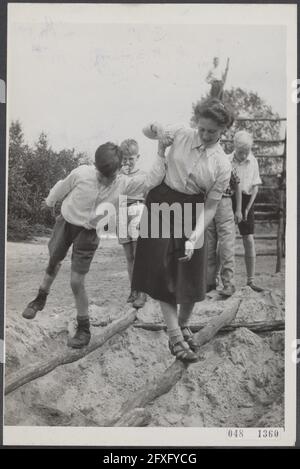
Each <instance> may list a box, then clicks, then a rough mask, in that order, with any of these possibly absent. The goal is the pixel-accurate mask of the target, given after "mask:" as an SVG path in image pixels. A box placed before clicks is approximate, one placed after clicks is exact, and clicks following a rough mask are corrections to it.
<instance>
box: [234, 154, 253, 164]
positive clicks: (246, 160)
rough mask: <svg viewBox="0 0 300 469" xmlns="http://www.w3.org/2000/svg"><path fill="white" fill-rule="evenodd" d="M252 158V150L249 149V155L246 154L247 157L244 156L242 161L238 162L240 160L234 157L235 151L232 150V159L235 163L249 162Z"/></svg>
mask: <svg viewBox="0 0 300 469" xmlns="http://www.w3.org/2000/svg"><path fill="white" fill-rule="evenodd" d="M253 158H254V155H253V153H252V151H250V152H249V155H248V156H247V158H246V159H245V160H244V161H242V162H240V161H238V160H237V159H236V158H235V152H233V157H232V160H233V161H234V162H235V163H237V164H240V165H242V164H246V163H251V161H252V160H253Z"/></svg>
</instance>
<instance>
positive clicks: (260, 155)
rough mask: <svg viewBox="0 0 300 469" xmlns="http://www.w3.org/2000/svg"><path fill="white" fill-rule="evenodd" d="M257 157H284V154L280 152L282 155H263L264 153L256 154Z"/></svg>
mask: <svg viewBox="0 0 300 469" xmlns="http://www.w3.org/2000/svg"><path fill="white" fill-rule="evenodd" d="M255 158H284V155H283V154H280V155H274V154H272V155H262V154H259V155H257V154H255Z"/></svg>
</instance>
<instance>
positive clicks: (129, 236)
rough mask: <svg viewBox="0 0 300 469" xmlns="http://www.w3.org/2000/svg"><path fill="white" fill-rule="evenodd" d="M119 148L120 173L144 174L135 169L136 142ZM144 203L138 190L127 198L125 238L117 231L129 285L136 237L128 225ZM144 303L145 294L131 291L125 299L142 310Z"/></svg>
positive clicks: (134, 218) (131, 140)
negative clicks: (120, 159)
mask: <svg viewBox="0 0 300 469" xmlns="http://www.w3.org/2000/svg"><path fill="white" fill-rule="evenodd" d="M120 148H121V151H122V172H123V173H124V174H126V175H127V176H128V177H129V178H132V177H135V176H136V175H138V174H139V175H141V174H144V171H142V170H141V169H140V168H137V167H136V164H137V161H138V159H139V157H140V155H139V146H138V143H137V141H136V140H134V139H132V138H128V139H126V140H124V141H123V142H122V143H121V145H120ZM144 201H145V193H144V192H143V191H141V190H140V189H137V191H136V193H133V194H132V195H131V196H130V197H127V217H126V218H127V219H126V237H123V238H122V237H121V236H120V233H119V230H118V239H119V243H120V244H121V245H122V246H123V249H124V253H125V256H126V261H127V270H128V276H129V281H130V285H131V281H132V271H133V263H134V256H135V250H136V243H137V237H138V233H136V230H130V224H131V223H132V222H133V220H134V221H135V224H136V223H137V221H138V219H139V218H140V216H141V214H142V209H143V207H144V203H143V202H144ZM118 222H122V217H118ZM133 231H135V232H133ZM145 301H146V295H145V293H143V292H137V291H135V290H132V289H131V291H130V295H129V297H128V299H127V302H128V303H132V305H133V306H134V307H136V308H142V307H143V306H144V304H145Z"/></svg>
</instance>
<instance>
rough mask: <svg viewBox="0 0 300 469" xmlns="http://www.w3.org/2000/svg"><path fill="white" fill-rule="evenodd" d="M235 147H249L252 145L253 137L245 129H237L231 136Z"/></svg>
mask: <svg viewBox="0 0 300 469" xmlns="http://www.w3.org/2000/svg"><path fill="white" fill-rule="evenodd" d="M233 142H234V146H235V148H247V149H249V150H250V149H251V148H252V145H253V137H252V135H251V134H249V132H247V131H246V130H239V131H238V132H237V133H236V134H235V136H234V138H233Z"/></svg>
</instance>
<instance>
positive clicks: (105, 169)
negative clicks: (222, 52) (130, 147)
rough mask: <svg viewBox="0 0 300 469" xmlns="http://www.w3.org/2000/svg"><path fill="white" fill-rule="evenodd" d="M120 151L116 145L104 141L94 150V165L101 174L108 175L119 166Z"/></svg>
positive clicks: (120, 159)
mask: <svg viewBox="0 0 300 469" xmlns="http://www.w3.org/2000/svg"><path fill="white" fill-rule="evenodd" d="M121 162H122V151H121V148H120V147H119V146H118V145H115V144H114V143H112V142H106V143H104V144H103V145H100V147H98V148H97V150H96V152H95V166H96V168H97V169H98V171H100V173H101V174H103V176H106V177H110V176H112V175H113V174H114V173H115V172H116V171H117V170H118V169H120V168H121Z"/></svg>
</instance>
